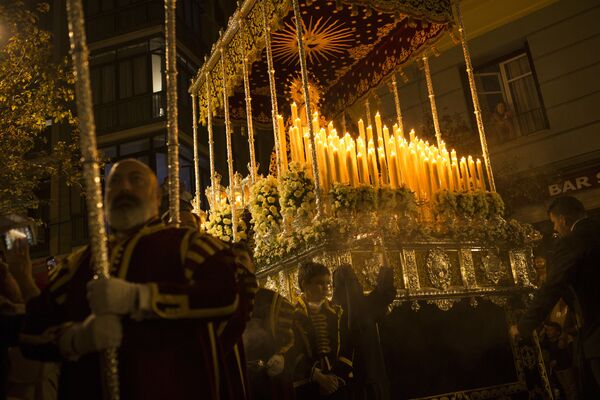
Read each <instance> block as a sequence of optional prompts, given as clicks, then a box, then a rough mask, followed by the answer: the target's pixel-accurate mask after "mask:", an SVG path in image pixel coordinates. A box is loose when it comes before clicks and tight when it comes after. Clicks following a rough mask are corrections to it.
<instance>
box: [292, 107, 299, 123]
mask: <svg viewBox="0 0 600 400" xmlns="http://www.w3.org/2000/svg"><path fill="white" fill-rule="evenodd" d="M296 118H298V106H296V103H295V102H294V103H292V121H296Z"/></svg>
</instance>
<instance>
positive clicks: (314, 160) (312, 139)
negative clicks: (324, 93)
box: [292, 0, 323, 217]
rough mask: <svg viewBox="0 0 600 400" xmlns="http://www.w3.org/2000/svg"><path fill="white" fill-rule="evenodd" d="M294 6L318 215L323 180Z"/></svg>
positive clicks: (299, 24)
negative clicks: (320, 172)
mask: <svg viewBox="0 0 600 400" xmlns="http://www.w3.org/2000/svg"><path fill="white" fill-rule="evenodd" d="M292 5H293V7H294V19H295V20H296V33H297V35H298V51H299V56H300V72H301V73H302V88H303V89H304V103H305V108H306V121H308V123H307V125H308V135H309V139H308V140H309V143H310V155H311V165H312V172H313V177H314V179H315V200H316V203H317V217H319V216H321V215H322V214H323V199H322V196H321V180H320V177H319V167H318V166H317V149H316V146H315V132H314V129H313V124H311V123H310V121H312V111H311V109H310V93H309V90H308V70H307V67H306V53H305V51H304V39H303V35H304V34H303V32H302V15H300V5H299V4H298V0H292Z"/></svg>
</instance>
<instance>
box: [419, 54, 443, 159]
mask: <svg viewBox="0 0 600 400" xmlns="http://www.w3.org/2000/svg"><path fill="white" fill-rule="evenodd" d="M423 69H424V70H425V79H426V80H427V92H428V93H429V103H430V104H431V117H432V118H433V127H434V129H435V137H436V139H437V145H438V148H440V149H441V148H442V132H440V120H439V118H438V113H437V107H436V105H435V94H434V93H433V82H432V80H431V70H430V69H429V58H428V57H427V56H423Z"/></svg>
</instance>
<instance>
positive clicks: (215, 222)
mask: <svg viewBox="0 0 600 400" xmlns="http://www.w3.org/2000/svg"><path fill="white" fill-rule="evenodd" d="M236 219H237V225H236V226H237V240H245V239H247V237H248V236H247V231H248V227H247V226H246V223H245V222H244V221H243V220H242V219H241V213H239V214H238V215H237V216H236ZM204 229H205V230H206V232H207V233H209V234H211V235H213V236H215V237H217V238H219V239H221V240H223V241H224V242H232V241H233V230H232V223H231V206H230V205H229V204H224V205H223V206H222V207H221V208H219V209H218V210H214V211H211V213H210V216H209V218H208V221H206V223H205V224H204Z"/></svg>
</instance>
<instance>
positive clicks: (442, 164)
mask: <svg viewBox="0 0 600 400" xmlns="http://www.w3.org/2000/svg"><path fill="white" fill-rule="evenodd" d="M447 170H448V169H447V168H446V160H445V159H444V158H443V157H440V158H438V161H437V172H438V176H439V179H440V190H448V181H447V180H446V171H447Z"/></svg>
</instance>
